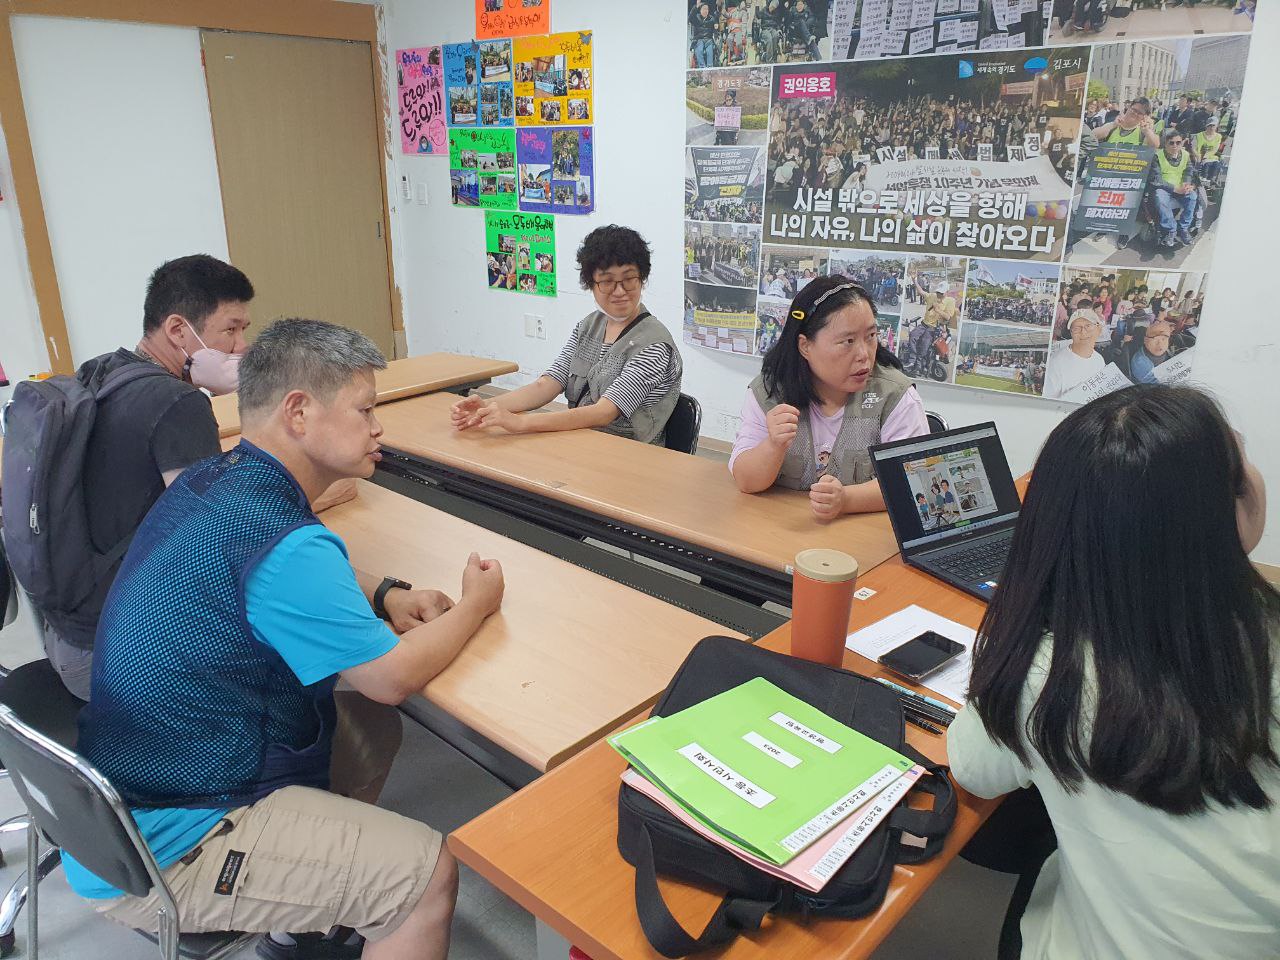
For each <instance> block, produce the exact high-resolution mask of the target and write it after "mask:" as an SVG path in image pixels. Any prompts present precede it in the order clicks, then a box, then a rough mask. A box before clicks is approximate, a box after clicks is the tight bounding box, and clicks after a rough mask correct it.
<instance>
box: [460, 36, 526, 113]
mask: <svg viewBox="0 0 1280 960" xmlns="http://www.w3.org/2000/svg"><path fill="white" fill-rule="evenodd" d="M511 76H512V71H511V41H510V40H486V41H484V42H483V43H476V42H474V41H472V42H470V43H449V44H445V46H444V84H445V93H446V96H447V100H448V103H449V126H451V127H477V126H478V127H509V126H512V124H513V123H514V122H515V104H514V98H513V95H512V89H511Z"/></svg>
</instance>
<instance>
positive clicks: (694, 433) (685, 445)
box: [666, 393, 702, 454]
mask: <svg viewBox="0 0 1280 960" xmlns="http://www.w3.org/2000/svg"><path fill="white" fill-rule="evenodd" d="M701 428H702V404H700V403H698V401H697V400H695V399H694V398H693V397H691V396H689V395H688V394H687V393H682V394H680V399H678V400H677V401H676V408H675V409H674V410H672V411H671V416H670V417H669V418H668V419H667V441H666V447H667V449H668V450H679V451H680V452H681V453H688V454H694V453H697V452H698V431H699V430H700V429H701Z"/></svg>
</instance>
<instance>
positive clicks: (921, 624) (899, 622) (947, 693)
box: [845, 604, 977, 703]
mask: <svg viewBox="0 0 1280 960" xmlns="http://www.w3.org/2000/svg"><path fill="white" fill-rule="evenodd" d="M926 630H933V631H934V632H935V633H940V634H942V635H943V636H944V637H947V638H949V639H951V640H955V641H956V642H957V643H963V644H964V645H965V652H964V653H962V654H960V656H958V657H956V659H955V660H953V661H952V662H951V663H950V664H949V665H948V666H946V667H945V668H943V669H942V670H940V671H938V672H937V673H935V674H933V675H932V676H929V677H926V678H925V680H924V682H923V683H922V684H921V686H923V687H926V688H927V689H929V690H932V691H934V692H935V693H940V694H942V695H943V696H944V697H946V698H948V699H949V700H954V701H955V702H956V703H964V702H965V693H966V692H967V691H968V689H969V671H970V668H971V667H972V664H973V643H974V640H975V639H977V631H975V630H970V629H969V628H968V627H965V626H961V625H960V624H958V623H956V622H955V621H954V620H948V619H947V618H946V617H940V616H938V614H936V613H933V612H932V611H930V610H926V609H924V608H923V607H918V606H916V605H915V604H912V605H911V606H909V607H906V608H905V609H903V610H899V611H898V612H897V613H894V614H891V615H890V616H887V617H885V618H884V619H883V620H881V621H879V622H878V623H873V624H872V625H871V626H869V627H863V628H862V629H861V630H859V631H858V632H857V633H853V634H850V635H849V638H848V639H847V640H846V641H845V646H846V647H848V648H849V649H850V650H852V651H853V652H854V653H860V654H862V655H863V656H864V657H866V658H867V659H868V660H876V659H877V658H878V657H879V656H880V655H881V654H883V653H887V652H888V651H890V650H892V649H893V648H894V647H897V646H901V645H902V644H904V643H906V642H907V641H908V640H910V639H911V638H912V637H918V636H919V635H920V634H922V633H924V632H925V631H926Z"/></svg>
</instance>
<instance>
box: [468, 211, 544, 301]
mask: <svg viewBox="0 0 1280 960" xmlns="http://www.w3.org/2000/svg"><path fill="white" fill-rule="evenodd" d="M484 240H485V243H484V249H485V258H486V259H487V260H488V266H489V286H490V287H491V288H493V289H495V290H518V291H519V292H520V293H533V294H537V295H538V296H541V297H554V296H555V295H556V218H555V217H554V216H552V215H551V214H548V213H518V212H516V211H511V212H505V211H493V210H490V211H486V213H485V215H484Z"/></svg>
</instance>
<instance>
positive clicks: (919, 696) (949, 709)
mask: <svg viewBox="0 0 1280 960" xmlns="http://www.w3.org/2000/svg"><path fill="white" fill-rule="evenodd" d="M871 679H872V680H874V681H875V682H876V683H878V684H880V685H881V686H882V687H888V688H889V689H890V690H894V691H896V692H898V693H900V694H903V695H904V696H908V697H912V698H914V699H916V700H923V701H924V702H925V703H927V704H929V706H931V707H935V708H937V709H938V710H941V711H943V712H944V713H948V714H950V715H951V716H953V717H954V716H955V715H956V708H955V707H953V706H951V705H950V704H947V703H943V702H942V701H941V700H935V699H933V697H926V696H925V695H924V694H923V693H916V692H915V691H914V690H908V689H907V688H906V687H900V686H898V684H896V683H894V682H893V681H892V680H886V679H885V678H884V677H872V678H871Z"/></svg>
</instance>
